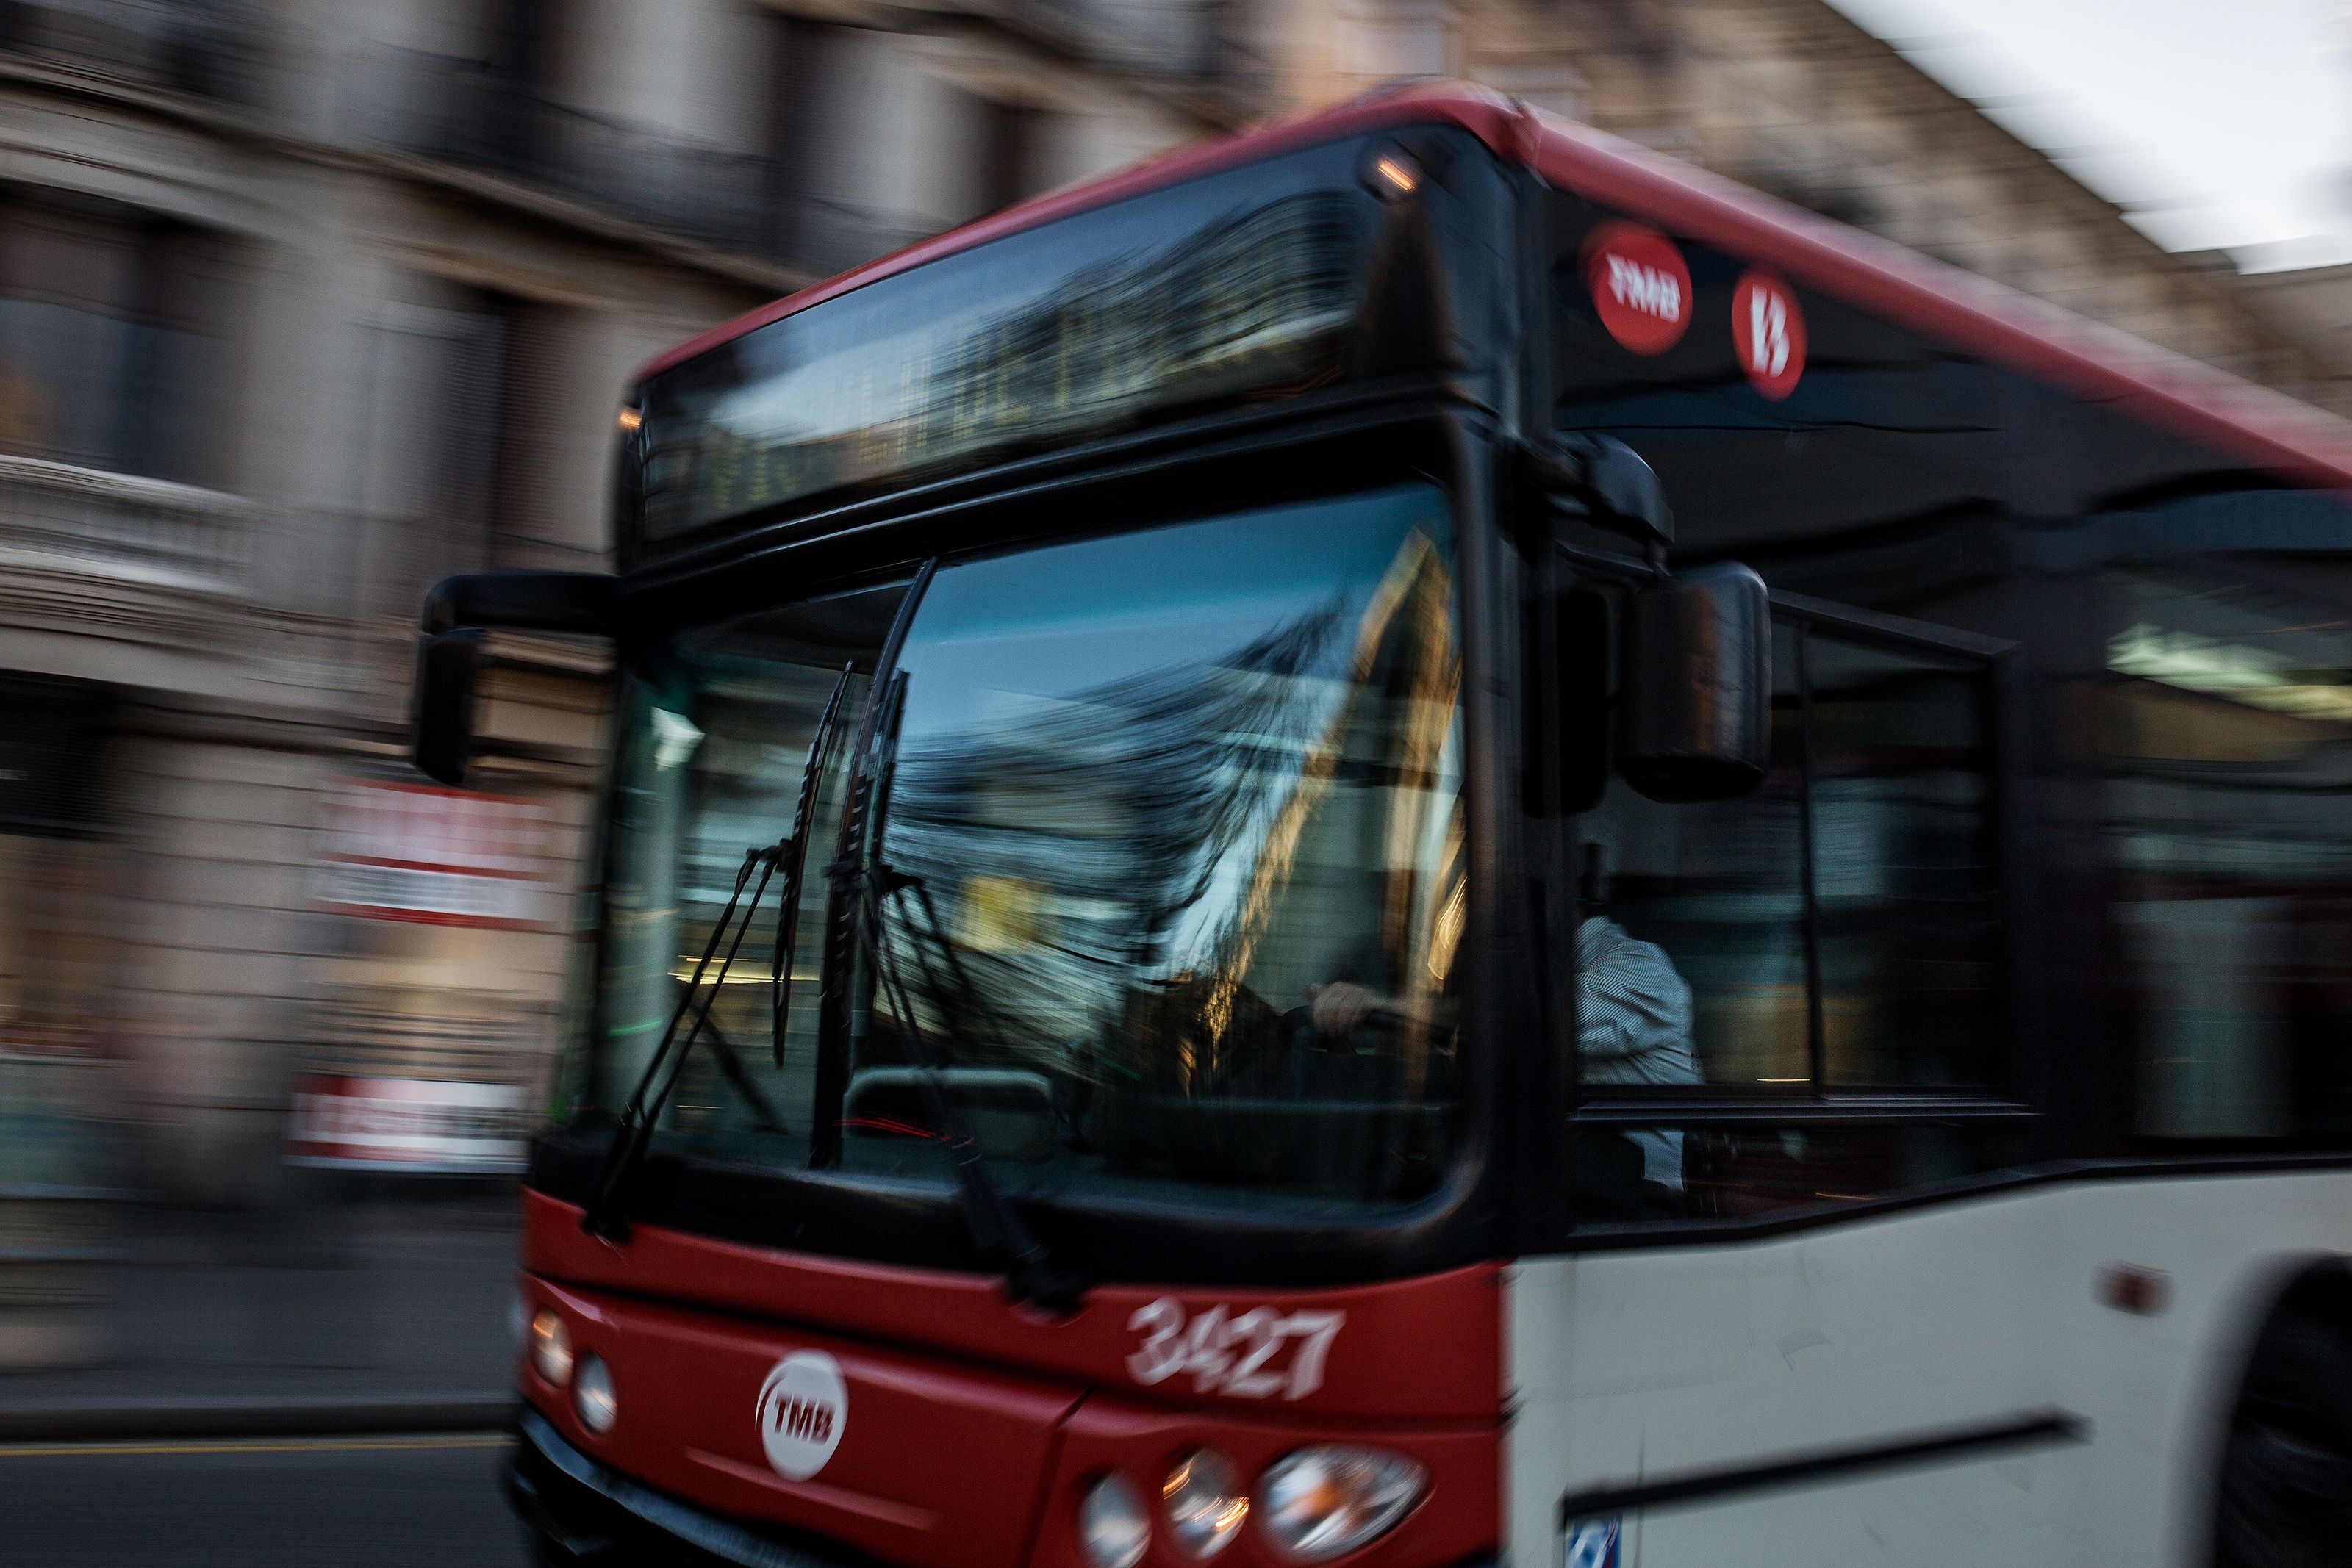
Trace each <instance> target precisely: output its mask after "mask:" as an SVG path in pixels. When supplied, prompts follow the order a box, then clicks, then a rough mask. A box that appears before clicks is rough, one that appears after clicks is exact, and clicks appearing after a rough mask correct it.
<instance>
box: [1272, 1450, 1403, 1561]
mask: <svg viewBox="0 0 2352 1568" xmlns="http://www.w3.org/2000/svg"><path fill="white" fill-rule="evenodd" d="M1428 1486H1429V1469H1428V1467H1426V1466H1424V1465H1423V1463H1422V1462H1421V1461H1420V1460H1418V1459H1412V1458H1406V1457H1405V1456H1404V1455H1402V1454H1393V1453H1391V1452H1389V1451H1388V1450H1387V1449H1385V1448H1358V1447H1356V1446H1354V1445H1352V1444H1342V1443H1318V1444H1317V1445H1316V1446H1315V1447H1313V1448H1300V1449H1297V1450H1296V1451H1295V1452H1292V1453H1288V1454H1285V1455H1284V1456H1283V1457H1282V1458H1278V1459H1276V1460H1275V1461H1274V1463H1272V1464H1271V1465H1268V1466H1267V1467H1266V1468H1265V1474H1264V1475H1263V1476H1260V1477H1259V1478H1258V1483H1257V1502H1258V1510H1259V1513H1260V1517H1261V1519H1262V1521H1263V1522H1264V1525H1265V1532H1266V1534H1268V1535H1269V1536H1271V1537H1273V1539H1274V1543H1275V1545H1276V1547H1278V1548H1280V1549H1281V1551H1282V1552H1283V1554H1284V1555H1285V1556H1286V1557H1289V1558H1291V1559H1292V1560H1293V1561H1295V1562H1300V1563H1321V1562H1323V1561H1325V1560H1327V1559H1328V1558H1333V1557H1339V1556H1342V1555H1344V1554H1346V1553H1348V1552H1353V1551H1355V1550H1356V1548H1358V1547H1360V1546H1361V1545H1363V1544H1365V1543H1366V1542H1370V1541H1371V1540H1373V1539H1374V1538H1376V1537H1378V1536H1380V1535H1381V1534H1384V1533H1385V1532H1387V1531H1389V1530H1391V1529H1393V1528H1394V1527H1395V1525H1396V1522H1397V1521H1399V1520H1401V1519H1402V1518H1403V1517H1404V1516H1405V1515H1406V1514H1408V1513H1411V1512H1412V1509H1413V1505H1414V1504H1415V1503H1417V1502H1419V1501H1420V1500H1421V1499H1422V1494H1423V1492H1425V1491H1426V1490H1428Z"/></svg>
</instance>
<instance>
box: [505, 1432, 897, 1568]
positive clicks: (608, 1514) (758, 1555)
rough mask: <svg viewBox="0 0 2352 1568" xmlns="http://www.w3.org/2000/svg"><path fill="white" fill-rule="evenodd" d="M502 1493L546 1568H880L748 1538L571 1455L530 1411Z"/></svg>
mask: <svg viewBox="0 0 2352 1568" xmlns="http://www.w3.org/2000/svg"><path fill="white" fill-rule="evenodd" d="M506 1487H507V1500H508V1501H509V1502H510V1503H512V1504H513V1505H514V1511H515V1512H516V1513H518V1514H520V1516H521V1517H522V1521H523V1525H524V1527H525V1528H526V1529H527V1530H529V1531H530V1532H531V1533H532V1535H533V1536H535V1537H536V1538H537V1542H538V1544H539V1548H540V1551H541V1561H542V1562H543V1563H549V1564H555V1563H578V1564H580V1565H581V1568H594V1565H597V1564H604V1563H611V1564H614V1565H615V1568H617V1565H618V1564H621V1563H640V1562H648V1561H649V1562H653V1563H665V1564H667V1563H678V1564H680V1565H684V1564H689V1563H737V1564H740V1568H883V1565H882V1564H881V1563H880V1562H879V1561H878V1560H877V1559H876V1558H872V1557H868V1556H866V1555H864V1554H863V1553H861V1552H852V1551H850V1550H849V1549H847V1548H846V1547H843V1546H838V1545H835V1544H834V1543H832V1542H824V1541H819V1540H816V1539H814V1538H812V1537H786V1536H783V1535H780V1534H773V1533H771V1532H769V1531H762V1530H754V1529H752V1528H751V1527H750V1526H748V1525H743V1524H739V1523H737V1522H736V1521H733V1520H730V1519H725V1518H722V1517H720V1516H719V1515H718V1514H715V1513H710V1512H708V1511H704V1510H702V1509H699V1508H697V1507H695V1506H694V1505H693V1504H692V1503H687V1502H681V1501H679V1500H677V1499H676V1498H674V1497H671V1496H670V1495H668V1494H667V1492H658V1491H656V1490H653V1489H652V1488H651V1487H646V1486H641V1485H639V1484H638V1483H637V1482H635V1481H633V1480H631V1479H629V1478H628V1477H626V1476H624V1475H621V1474H619V1473H617V1472H616V1471H614V1470H612V1469H607V1468H606V1467H604V1465H601V1464H599V1463H597V1462H596V1461H595V1460H594V1459H593V1458H589V1457H588V1456H587V1455H586V1454H583V1453H582V1452H581V1451H580V1450H579V1449H578V1448H573V1447H572V1445H571V1444H570V1443H568V1442H566V1441H565V1440H564V1439H563V1437H562V1435H561V1434H560V1433H558V1432H557V1431H556V1430H555V1428H554V1427H551V1426H550V1425H549V1424H548V1421H547V1418H546V1417H545V1416H541V1415H540V1414H539V1413H538V1412H537V1411H535V1410H532V1409H530V1408H529V1407H528V1406H526V1407H525V1408H524V1410H523V1412H522V1415H521V1416H520V1417H519V1418H518V1420H517V1421H516V1423H515V1447H514V1457H513V1458H512V1459H510V1460H509V1462H508V1466H507V1476H506Z"/></svg>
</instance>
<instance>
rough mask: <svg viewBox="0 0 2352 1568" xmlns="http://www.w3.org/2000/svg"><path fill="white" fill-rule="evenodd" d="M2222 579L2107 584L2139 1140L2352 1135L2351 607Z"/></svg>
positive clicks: (2103, 729) (2114, 796) (2107, 735)
mask: <svg viewBox="0 0 2352 1568" xmlns="http://www.w3.org/2000/svg"><path fill="white" fill-rule="evenodd" d="M2308 586H2309V579H2306V580H2305V584H2304V585H2303V587H2302V588H2300V589H2299V590H2298V591H2293V592H2290V591H2285V590H2284V589H2281V588H2276V587H2273V586H2270V585H2269V584H2268V583H2266V582H2264V581H2263V580H2261V577H2260V576H2259V574H2258V572H2257V571H2255V570H2249V571H2248V572H2247V573H2246V574H2245V575H2239V574H2238V573H2236V572H2234V571H2233V570H2231V568H2229V567H2227V566H2224V565H2221V564H2219V563H2215V564H2211V565H2203V564H2200V565H2197V566H2193V567H2191V566H2182V567H2179V568H2172V569H2158V568H2149V569H2146V570H2134V571H2116V572H2112V573H2110V574H2109V575H2108V577H2107V579H2106V581H2105V589H2106V601H2107V605H2108V613H2109V623H2108V639H2107V668H2108V672H2109V676H2108V681H2107V684H2106V685H2105V688H2104V690H2103V692H2102V699H2103V700H2102V701H2101V703H2100V706H2099V727H2098V737H2099V750H2100V753H2101V756H2102V758H2103V759H2104V761H2105V768H2106V772H2107V776H2108V797H2107V799H2108V832H2109V834H2110V836H2111V840H2112V842H2113V845H2114V857H2115V862H2116V873H2117V879H2116V892H2117V902H2116V905H2115V909H2116V923H2117V925H2118V926H2119V927H2120V930H2119V936H2120V938H2121V946H2122V952H2123V956H2124V961H2125V964H2126V968H2127V972H2128V975H2129V985H2128V989H2127V992H2126V999H2127V1013H2128V1016H2129V1017H2130V1018H2131V1019H2132V1020H2133V1023H2134V1027H2135V1030H2136V1034H2137V1046H2138V1052H2139V1083H2138V1108H2137V1127H2138V1130H2139V1131H2140V1132H2141V1133H2142V1134H2147V1135H2149V1136H2153V1137H2159V1138H2203V1139H2230V1140H2244V1139H2255V1140H2266V1141H2273V1142H2275V1141H2279V1140H2290V1139H2293V1140H2300V1141H2303V1142H2305V1143H2310V1144H2324V1145H2341V1144H2343V1143H2345V1142H2347V1140H2352V820H2347V817H2346V815H2345V812H2344V809H2343V802H2344V798H2345V795H2346V794H2347V791H2352V604H2347V603H2337V602H2332V601H2326V600H2321V599H2317V598H2314V597H2311V596H2310V593H2309V592H2308V591H2307V590H2308Z"/></svg>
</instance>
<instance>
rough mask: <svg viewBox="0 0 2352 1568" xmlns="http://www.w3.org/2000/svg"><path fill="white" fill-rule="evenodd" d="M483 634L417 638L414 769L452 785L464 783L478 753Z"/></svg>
mask: <svg viewBox="0 0 2352 1568" xmlns="http://www.w3.org/2000/svg"><path fill="white" fill-rule="evenodd" d="M482 664H483V648H482V631H481V628H480V627H478V626H460V627H458V628H457V629H456V630H454V631H449V632H436V633H434V634H432V635H430V636H425V637H421V638H419V639H418V640H417V647H416V686H415V692H414V693H413V694H412V698H411V704H410V706H411V714H410V716H411V718H412V719H413V720H414V722H415V727H416V750H415V758H416V768H417V771H418V772H420V773H422V774H424V775H425V777H426V778H427V779H433V780H434V781H436V783H441V784H447V785H450V786H452V787H455V786H457V785H459V784H462V783H464V782H465V780H466V762H467V758H470V757H471V756H472V755H473V751H474V702H475V698H476V695H478V692H479V690H480V687H481V672H482Z"/></svg>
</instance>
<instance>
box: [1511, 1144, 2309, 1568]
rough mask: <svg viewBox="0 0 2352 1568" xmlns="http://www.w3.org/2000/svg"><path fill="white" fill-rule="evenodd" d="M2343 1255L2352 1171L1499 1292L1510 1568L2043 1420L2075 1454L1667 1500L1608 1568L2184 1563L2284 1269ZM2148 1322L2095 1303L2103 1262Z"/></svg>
mask: <svg viewBox="0 0 2352 1568" xmlns="http://www.w3.org/2000/svg"><path fill="white" fill-rule="evenodd" d="M2330 1252H2352V1172H2340V1171H2326V1172H2318V1173H2312V1172H2294V1173H2281V1174H2278V1175H2260V1176H2204V1177H2191V1176H2167V1177H2158V1178H2147V1179H2130V1180H2103V1181H2096V1182H2083V1183H2073V1184H2066V1185H2041V1186H2022V1187H2019V1188H2016V1189H2014V1190H2012V1191H2010V1192H2007V1193H2002V1194H1995V1195H1990V1196H1988V1197H1981V1198H1974V1199H1969V1200H1966V1201H1962V1202H1955V1203H1950V1204H1943V1205H1936V1206H1928V1207H1919V1208H1914V1209H1906V1210H1899V1211H1896V1212H1894V1213H1891V1214H1887V1215H1885V1216H1881V1217H1878V1218H1857V1219H1856V1220H1854V1221H1853V1222H1851V1223H1846V1224H1832V1225H1829V1226H1824V1227H1822V1228H1816V1229H1810V1230H1803V1231H1798V1232H1794V1233H1791V1234H1789V1235H1786V1236H1781V1237H1774V1238H1763V1239H1757V1240H1754V1241H1748V1242H1739V1243H1735V1244H1719V1245H1708V1246H1697V1247H1664V1248H1656V1249H1629V1250H1623V1251H1596V1252H1591V1253H1583V1254H1570V1255H1567V1256H1564V1257H1554V1258H1534V1259H1527V1260H1522V1261H1521V1262H1520V1263H1518V1264H1517V1266H1516V1267H1515V1268H1514V1269H1513V1270H1512V1271H1511V1275H1510V1282H1509V1286H1508V1290H1507V1302H1506V1312H1507V1314H1508V1316H1507V1340H1508V1343H1507V1351H1506V1356H1507V1362H1506V1364H1507V1377H1508V1379H1509V1382H1510V1387H1509V1390H1508V1392H1509V1396H1510V1398H1511V1402H1512V1408H1513V1409H1514V1411H1515V1416H1514V1418H1513V1421H1512V1424H1511V1427H1510V1429H1509V1432H1508V1434H1507V1439H1506V1441H1507V1456H1506V1475H1507V1487H1508V1494H1507V1503H1506V1508H1507V1523H1508V1539H1509V1542H1510V1554H1509V1561H1510V1562H1511V1563H1513V1564H1515V1565H1516V1568H1537V1565H1538V1564H1549V1565H1552V1568H1557V1565H1558V1564H1559V1562H1560V1554H1561V1545H1562V1542H1561V1533H1560V1526H1559V1512H1558V1511H1559V1500H1560V1498H1561V1496H1562V1494H1563V1493H1566V1492H1569V1491H1571V1490H1573V1491H1577V1492H1586V1491H1591V1490H1597V1489H1601V1488H1612V1487H1615V1488H1622V1487H1624V1486H1628V1485H1633V1484H1637V1483H1660V1482H1664V1481H1668V1480H1673V1479H1680V1478H1683V1477H1685V1476H1690V1475H1695V1474H1697V1473H1700V1472H1704V1471H1714V1470H1722V1469H1738V1468H1741V1467H1747V1466H1755V1465H1762V1464H1769V1463H1773V1462H1776V1461H1780V1460H1783V1459H1788V1458H1793V1457H1798V1456H1802V1455H1805V1454H1807V1453H1809V1452H1820V1451H1832V1450H1843V1451H1853V1450H1859V1449H1864V1448H1873V1447H1876V1446H1882V1445H1891V1444H1895V1443H1901V1442H1906V1441H1910V1440H1914V1439H1918V1438H1925V1437H1936V1436H1938V1435H1941V1434H1944V1433H1947V1432H1951V1431H1955V1430H1958V1429H1960V1428H1964V1427H1979V1426H1983V1425H1986V1424H1990V1423H1996V1422H2002V1421H2010V1420H2017V1419H2021V1418H2023V1417H2027V1416H2034V1415H2040V1414H2043V1413H2047V1412H2051V1411H2057V1412H2061V1413H2063V1414H2066V1415H2070V1416H2077V1417H2080V1418H2081V1419H2083V1420H2084V1422H2086V1423H2087V1425H2088V1440H2087V1441H2082V1442H2058V1443H2048V1442H2045V1443H2042V1444H2040V1445H2038V1446H2033V1447H2029V1448H2014V1449H1999V1450H1990V1451H1980V1452H1968V1453H1960V1454H1954V1455H1948V1456H1944V1457H1940V1458H1927V1459H1924V1460H1920V1461H1917V1462H1914V1463H1910V1464H1906V1465H1904V1466H1902V1467H1901V1468H1896V1469H1885V1470H1878V1471H1869V1472H1864V1473H1860V1474H1853V1475H1847V1476H1843V1477H1836V1476H1821V1477H1816V1478H1813V1479H1806V1480H1799V1481H1794V1482H1790V1483H1787V1484H1784V1485H1782V1486H1780V1487H1777V1488H1774V1489H1772V1490H1763V1491H1757V1492H1748V1493H1740V1494H1737V1495H1727V1496H1723V1497H1719V1498H1714V1499H1710V1500H1695V1501H1690V1502H1685V1503H1679V1504H1673V1505H1665V1506H1660V1507H1657V1508H1654V1509H1650V1510H1647V1511H1643V1512H1642V1513H1639V1514H1636V1515H1633V1516H1630V1517H1627V1518H1625V1519H1624V1520H1623V1521H1622V1531H1623V1535H1622V1541H1623V1548H1622V1555H1621V1563H1622V1568H1719V1565H1720V1564H1724V1563H1740V1564H1742V1565H1743V1568H1779V1565H1786V1568H1832V1565H1843V1564H1864V1563H1871V1564H1885V1563H1901V1564H1906V1565H1908V1568H1930V1565H1934V1564H1945V1563H1949V1564H1953V1565H1955V1568H1959V1565H1966V1568H1983V1565H1984V1564H1986V1563H2000V1564H2001V1565H2002V1568H2024V1565H2029V1564H2050V1565H2053V1568H2056V1565H2061V1564H2063V1565H2065V1568H2093V1565H2098V1568H2190V1565H2191V1564H2199V1563H2201V1561H2202V1556H2203V1553H2204V1552H2205V1550H2206V1546H2207V1541H2206V1536H2207V1531H2209V1529H2210V1506H2211V1480H2212V1475H2213V1470H2214V1466H2215V1463H2216V1455H2217V1450H2218V1443H2219V1438H2220V1436H2221V1425H2222V1422H2223V1419H2224V1416H2225V1414H2226V1406H2227V1403H2228V1401H2229V1399H2230V1398H2231V1396H2233V1395H2234V1393H2235V1385H2236V1380H2237V1377H2238V1375H2239V1373H2240V1370H2241V1363H2242V1357H2243V1354H2244V1352H2245V1348H2246V1346H2247V1344H2248V1343H2250V1341H2251V1339H2252V1334H2253V1333H2254V1331H2255V1329H2256V1327H2257V1326H2258V1321H2259V1318H2260V1315H2261V1313H2262V1312H2263V1311H2264V1310H2265V1309H2266V1308H2267V1306H2268V1304H2269V1301H2270V1300H2271V1297H2272V1296H2273V1293H2274V1292H2275V1291H2276V1289H2277V1287H2278V1285H2279V1284H2280V1283H2281V1282H2283V1281H2284V1277H2285V1275H2286V1273H2287V1272H2289V1271H2290V1270H2291V1268H2292V1266H2294V1264H2295V1263H2297V1262H2299V1261H2303V1260H2310V1259H2311V1258H2313V1257H2315V1256H2318V1255H2322V1254H2326V1253H2330ZM2117 1264H2127V1265H2132V1266H2136V1267H2137V1268H2141V1269H2152V1270H2161V1271H2162V1273H2163V1274H2164V1275H2165V1276H2166V1279H2167V1283H2168V1301H2167V1302H2166V1304H2165V1305H2164V1307H2163V1309H2162V1310H2161V1311H2159V1312H2154V1313H2150V1314H2147V1315H2138V1314H2135V1313H2131V1312H2123V1311H2120V1310H2118V1309H2116V1308H2115V1307H2112V1306H2108V1305H2105V1304H2103V1302H2102V1301H2101V1300H2100V1280H2101V1277H2102V1275H2103V1273H2104V1272H2105V1270H2108V1269H2110V1268H2112V1267H2114V1266H2116V1265H2117Z"/></svg>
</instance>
